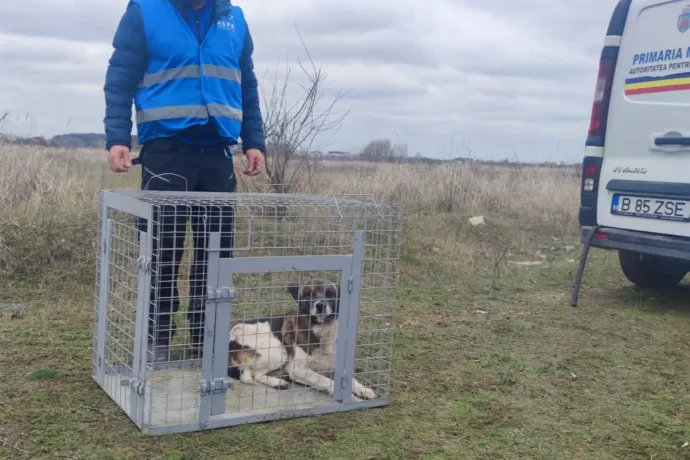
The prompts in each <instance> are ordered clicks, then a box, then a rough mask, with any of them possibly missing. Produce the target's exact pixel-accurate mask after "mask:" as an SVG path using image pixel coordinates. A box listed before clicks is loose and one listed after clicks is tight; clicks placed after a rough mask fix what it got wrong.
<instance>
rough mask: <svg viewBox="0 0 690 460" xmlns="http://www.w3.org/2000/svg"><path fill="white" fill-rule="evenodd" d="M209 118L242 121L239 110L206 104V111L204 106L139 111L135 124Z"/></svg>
mask: <svg viewBox="0 0 690 460" xmlns="http://www.w3.org/2000/svg"><path fill="white" fill-rule="evenodd" d="M209 116H212V117H225V118H231V119H233V120H237V121H242V111H241V110H237V109H233V108H232V107H228V106H227V105H220V104H208V110H207V106H205V105H171V106H169V107H158V108H156V109H146V110H139V111H138V112H137V123H138V124H141V123H150V122H152V121H158V120H170V119H172V118H208V117H209Z"/></svg>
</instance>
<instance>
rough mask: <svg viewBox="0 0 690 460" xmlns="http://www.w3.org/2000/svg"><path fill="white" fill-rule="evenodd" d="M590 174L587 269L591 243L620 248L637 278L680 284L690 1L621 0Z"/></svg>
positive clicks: (688, 249)
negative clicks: (589, 244)
mask: <svg viewBox="0 0 690 460" xmlns="http://www.w3.org/2000/svg"><path fill="white" fill-rule="evenodd" d="M582 176H583V177H582V185H581V187H582V188H581V207H580V217H579V219H580V227H581V235H582V242H583V243H584V244H585V251H584V252H583V259H582V262H581V270H583V269H584V264H585V262H586V257H587V256H586V254H587V251H588V249H589V247H588V243H589V242H591V246H592V247H600V248H605V249H612V250H617V251H618V252H619V260H620V266H621V268H622V270H623V273H624V274H625V276H626V277H627V278H628V279H629V280H630V281H631V282H632V283H634V284H636V285H639V286H644V287H672V286H675V285H677V284H678V283H680V281H681V280H682V279H683V278H684V277H685V275H686V274H687V273H688V271H690V0H682V1H681V0H675V1H674V0H620V1H619V2H618V5H617V6H616V7H615V9H614V11H613V14H612V17H611V20H610V22H609V27H608V31H607V34H606V38H605V41H604V47H603V50H602V53H601V61H600V66H599V75H598V80H597V84H596V91H595V96H594V103H593V107H592V116H591V123H590V128H589V133H588V137H587V143H586V149H585V157H584V161H583V174H582ZM581 276H582V273H581V271H580V273H578V281H576V284H577V288H578V290H579V279H580V278H581Z"/></svg>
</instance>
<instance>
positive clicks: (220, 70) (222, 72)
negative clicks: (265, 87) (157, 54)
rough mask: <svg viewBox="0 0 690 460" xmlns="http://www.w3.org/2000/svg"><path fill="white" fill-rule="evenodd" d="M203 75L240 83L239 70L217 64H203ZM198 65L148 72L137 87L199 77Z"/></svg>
mask: <svg viewBox="0 0 690 460" xmlns="http://www.w3.org/2000/svg"><path fill="white" fill-rule="evenodd" d="M204 75H205V76H207V77H214V78H221V79H223V80H231V81H234V82H237V83H240V84H241V83H242V73H241V72H240V71H239V70H236V69H232V68H230V67H222V66H219V65H212V64H208V65H205V66H204ZM199 77H201V73H200V72H199V66H198V65H186V66H182V67H178V68H176V69H166V70H161V71H160V72H155V73H148V74H146V75H144V78H143V79H142V80H141V83H139V88H146V87H148V86H153V85H158V84H161V83H165V82H167V81H170V80H177V79H178V78H199Z"/></svg>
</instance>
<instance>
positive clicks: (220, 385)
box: [201, 377, 230, 395]
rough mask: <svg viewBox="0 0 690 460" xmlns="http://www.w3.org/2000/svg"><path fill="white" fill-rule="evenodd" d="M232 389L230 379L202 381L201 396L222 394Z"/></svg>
mask: <svg viewBox="0 0 690 460" xmlns="http://www.w3.org/2000/svg"><path fill="white" fill-rule="evenodd" d="M228 389H230V379H228V378H223V377H221V378H217V379H213V380H211V381H208V380H206V379H202V380H201V394H202V395H203V394H208V393H220V392H224V391H227V390H228Z"/></svg>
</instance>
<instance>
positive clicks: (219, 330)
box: [92, 190, 392, 436]
mask: <svg viewBox="0 0 690 460" xmlns="http://www.w3.org/2000/svg"><path fill="white" fill-rule="evenodd" d="M123 192H124V193H123ZM136 193H137V192H136V191H131V190H103V191H101V193H100V194H99V216H100V219H99V229H98V230H99V231H98V237H97V250H98V253H99V254H98V255H99V257H98V267H97V270H98V272H97V273H98V274H97V277H98V280H97V288H96V293H95V305H94V308H95V310H96V314H97V321H95V322H94V337H93V352H94V354H95V356H94V364H93V367H92V379H93V380H94V381H95V382H96V384H97V385H98V386H99V387H100V388H101V390H103V391H104V392H105V393H106V394H107V395H108V396H109V397H110V399H111V400H113V402H115V403H116V405H118V406H119V407H120V409H122V410H123V412H125V414H126V415H127V417H128V418H129V419H130V420H131V421H132V422H133V423H134V424H135V425H136V426H137V427H138V428H139V429H140V430H141V431H142V432H143V433H145V434H147V435H154V436H157V435H168V434H175V433H188V432H198V431H204V430H213V429H219V428H227V427H232V426H236V425H242V424H247V423H260V422H267V421H273V420H280V419H291V418H296V417H304V416H313V415H324V414H330V413H338V412H345V411H351V410H356V409H365V408H374V407H383V406H387V405H389V404H390V392H388V393H386V394H381V395H378V397H377V398H376V399H370V400H362V399H359V398H356V397H355V396H354V395H353V391H352V390H353V377H354V376H355V375H356V372H355V360H356V353H357V346H358V343H357V334H358V324H359V315H360V298H361V288H362V286H361V281H362V267H363V263H364V259H365V233H366V230H354V232H353V233H354V235H353V251H352V253H351V254H330V255H312V254H309V255H299V256H298V255H288V256H282V255H277V256H276V255H272V256H249V257H240V258H232V257H230V258H221V257H220V251H221V248H220V238H221V233H220V229H219V231H209V248H207V250H206V252H207V258H206V267H207V269H206V271H205V276H206V296H205V300H206V301H205V324H204V336H205V337H206V339H205V340H204V344H203V347H204V348H203V357H202V358H200V359H195V360H188V361H178V362H177V363H175V364H172V366H176V367H177V368H184V367H187V366H189V367H195V366H200V367H201V378H202V380H201V388H200V395H199V411H198V419H197V420H196V421H195V422H193V423H182V424H177V425H166V426H158V427H154V426H152V425H151V423H152V420H151V411H150V410H149V411H148V413H147V411H146V410H145V408H146V403H147V398H149V399H150V398H152V397H153V391H154V390H153V386H152V385H151V386H149V385H147V383H148V382H147V376H148V372H150V371H151V370H159V369H163V368H165V367H166V366H171V364H165V363H164V364H162V365H159V364H156V363H154V364H152V365H149V366H148V367H147V351H148V350H147V346H146V340H147V326H148V321H149V308H150V294H151V289H150V287H151V277H150V265H151V248H153V238H154V236H153V231H152V225H153V221H154V207H155V205H154V204H151V203H146V202H144V201H140V200H138V199H137V198H136ZM168 193H170V192H168ZM177 193H179V194H180V195H187V196H188V194H189V193H190V192H172V194H177ZM217 195H219V196H221V195H223V194H217ZM226 195H227V194H226ZM231 195H233V196H235V197H237V196H239V197H242V195H251V194H241V193H232V194H231ZM292 196H293V197H297V198H299V197H304V198H308V197H310V196H311V197H316V198H319V199H322V198H324V197H320V196H315V195H297V194H293V195H292ZM333 200H334V204H335V206H336V209H337V212H338V213H339V214H340V209H339V202H338V199H337V198H336V197H333ZM374 206H376V210H377V212H379V211H378V206H379V205H378V204H377V203H376V202H375V201H374ZM110 210H115V211H119V212H123V213H126V214H129V215H131V216H135V217H137V218H140V219H144V220H146V226H145V229H144V230H141V229H138V230H137V233H138V242H139V254H138V258H137V260H136V265H137V270H138V275H137V279H138V284H137V288H138V289H137V297H136V298H137V300H136V320H135V324H136V326H135V333H134V346H133V348H134V350H133V362H132V368H131V374H132V378H131V379H126V380H122V381H120V385H121V386H123V387H126V392H128V393H126V396H125V398H124V400H118V399H117V398H116V396H115V395H114V394H112V392H111V391H109V389H108V387H107V385H106V384H105V380H106V374H107V373H108V372H109V371H110V372H118V369H116V367H117V366H114V367H111V366H109V363H107V362H106V359H105V346H106V330H107V327H108V323H107V322H108V283H107V280H108V277H109V263H108V257H107V256H108V251H109V249H110V238H111V236H112V225H113V224H112V221H111V219H110V218H109V217H108V212H109V211H110ZM379 215H380V212H379ZM341 219H342V214H341ZM249 226H250V230H249V231H250V233H251V216H250V221H249ZM389 238H390V237H389ZM235 244H236V241H235ZM235 249H236V248H233V250H235ZM310 271H329V272H338V273H339V274H340V276H339V280H340V302H341V313H340V316H339V322H338V346H337V355H336V358H335V376H334V378H333V380H334V382H335V388H334V394H333V395H332V396H331V401H328V402H322V403H319V404H315V405H314V406H313V407H302V408H281V409H277V408H273V409H263V410H258V411H255V412H258V413H249V414H242V413H239V412H238V413H231V414H228V413H227V412H226V394H227V391H228V390H229V389H231V388H232V386H233V385H234V384H237V385H242V384H241V383H239V382H236V383H234V382H233V380H232V379H230V378H229V377H228V373H227V372H228V357H229V350H228V343H229V335H230V325H231V321H232V306H233V300H234V299H235V298H236V296H237V292H236V291H235V289H234V286H233V278H234V275H236V274H266V273H277V272H281V273H288V272H310ZM222 280H226V281H222ZM343 307H344V308H343ZM343 313H346V315H343ZM209 338H211V339H212V340H208V339H209ZM391 360H392V356H391ZM390 365H391V366H392V362H391V363H390ZM389 372H390V370H389ZM149 408H150V406H149Z"/></svg>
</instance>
